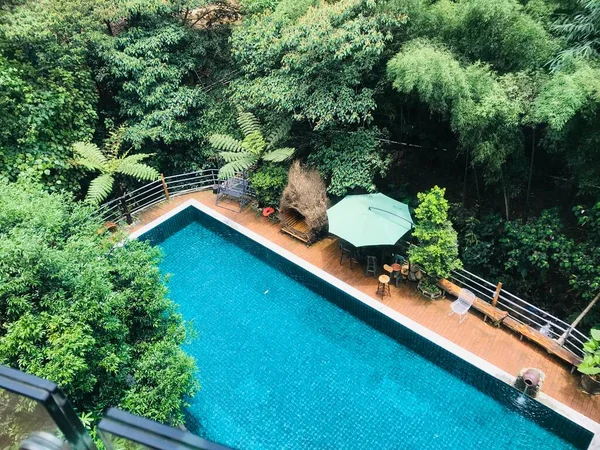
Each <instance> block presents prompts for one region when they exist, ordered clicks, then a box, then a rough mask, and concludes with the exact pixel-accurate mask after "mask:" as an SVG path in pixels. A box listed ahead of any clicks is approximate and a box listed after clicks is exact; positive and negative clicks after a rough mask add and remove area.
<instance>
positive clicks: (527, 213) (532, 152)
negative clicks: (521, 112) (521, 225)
mask: <svg viewBox="0 0 600 450" xmlns="http://www.w3.org/2000/svg"><path fill="white" fill-rule="evenodd" d="M532 134H533V136H532V138H531V161H530V162H529V178H528V179H527V196H526V197H525V218H527V216H528V215H529V197H530V195H531V177H532V176H533V161H534V159H535V127H534V128H533V129H532Z"/></svg>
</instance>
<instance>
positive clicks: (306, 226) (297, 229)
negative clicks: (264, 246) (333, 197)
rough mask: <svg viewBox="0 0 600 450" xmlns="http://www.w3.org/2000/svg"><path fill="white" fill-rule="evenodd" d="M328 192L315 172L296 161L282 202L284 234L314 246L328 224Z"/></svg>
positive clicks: (280, 211)
mask: <svg viewBox="0 0 600 450" xmlns="http://www.w3.org/2000/svg"><path fill="white" fill-rule="evenodd" d="M328 203H329V202H328V200H327V190H326V187H325V182H324V181H323V179H322V178H321V175H320V174H319V172H318V171H317V170H316V169H310V168H307V167H302V166H301V165H300V162H299V161H295V162H294V163H293V164H292V166H291V167H290V171H289V174H288V184H287V186H286V187H285V189H284V191H283V194H282V196H281V201H280V202H279V213H280V215H281V218H282V225H283V226H282V231H284V232H286V233H288V234H290V235H292V236H294V237H296V238H298V239H300V240H302V241H304V242H306V243H307V244H310V243H312V242H313V241H314V240H315V238H316V237H317V236H318V235H319V233H320V232H321V231H322V230H323V228H324V227H325V225H326V224H327V206H328Z"/></svg>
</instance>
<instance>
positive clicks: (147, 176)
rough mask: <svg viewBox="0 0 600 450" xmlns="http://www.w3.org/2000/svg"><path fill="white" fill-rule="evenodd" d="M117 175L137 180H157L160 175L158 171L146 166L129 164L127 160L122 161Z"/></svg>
mask: <svg viewBox="0 0 600 450" xmlns="http://www.w3.org/2000/svg"><path fill="white" fill-rule="evenodd" d="M117 173H122V174H123V175H129V176H130V177H134V178H137V179H138V180H148V181H153V180H156V179H157V178H158V177H159V176H160V174H159V173H158V171H157V170H156V169H155V168H153V167H150V166H147V165H146V164H140V163H135V162H134V163H132V162H127V160H123V161H121V164H119V166H118V168H117Z"/></svg>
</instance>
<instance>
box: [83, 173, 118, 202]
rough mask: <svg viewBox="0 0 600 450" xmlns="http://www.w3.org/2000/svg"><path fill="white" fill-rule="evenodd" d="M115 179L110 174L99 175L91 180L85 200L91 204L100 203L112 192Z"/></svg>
mask: <svg viewBox="0 0 600 450" xmlns="http://www.w3.org/2000/svg"><path fill="white" fill-rule="evenodd" d="M114 181H115V179H114V178H113V177H112V175H110V174H103V175H100V176H98V177H96V178H94V179H93V180H92V182H91V183H90V188H89V189H88V192H87V196H86V200H87V201H89V202H91V203H93V204H96V205H97V204H100V202H102V200H105V199H106V198H107V197H108V196H109V195H110V193H111V192H112V188H113V183H114Z"/></svg>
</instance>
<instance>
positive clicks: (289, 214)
mask: <svg viewBox="0 0 600 450" xmlns="http://www.w3.org/2000/svg"><path fill="white" fill-rule="evenodd" d="M281 215H282V219H283V220H282V227H281V232H282V233H287V234H289V235H290V236H293V237H295V238H296V239H299V240H301V241H302V242H304V243H306V244H308V245H310V244H311V243H312V240H313V236H312V233H311V232H310V228H309V227H308V225H307V223H306V221H305V220H304V216H302V214H300V213H299V212H297V211H295V210H293V209H288V210H286V211H285V212H284V213H282V214H281Z"/></svg>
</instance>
